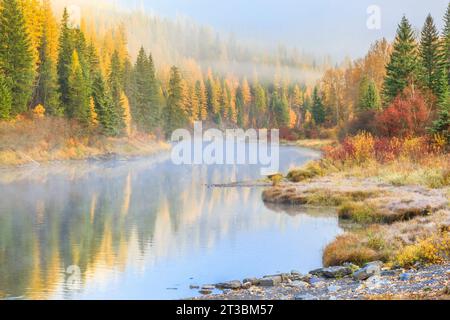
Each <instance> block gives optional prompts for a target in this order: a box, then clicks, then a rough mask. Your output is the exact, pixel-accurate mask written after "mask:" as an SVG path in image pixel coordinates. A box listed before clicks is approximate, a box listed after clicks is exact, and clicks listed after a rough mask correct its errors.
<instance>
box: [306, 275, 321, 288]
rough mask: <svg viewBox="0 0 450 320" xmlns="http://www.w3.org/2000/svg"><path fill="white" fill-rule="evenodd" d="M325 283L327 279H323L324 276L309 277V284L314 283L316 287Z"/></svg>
mask: <svg viewBox="0 0 450 320" xmlns="http://www.w3.org/2000/svg"><path fill="white" fill-rule="evenodd" d="M323 283H325V280H324V279H322V278H318V277H311V278H310V279H309V284H310V285H312V286H314V287H317V286H320V285H321V284H323Z"/></svg>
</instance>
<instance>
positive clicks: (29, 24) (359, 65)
mask: <svg viewBox="0 0 450 320" xmlns="http://www.w3.org/2000/svg"><path fill="white" fill-rule="evenodd" d="M0 10H1V11H0V119H3V120H9V119H14V118H17V116H20V115H22V114H27V113H30V112H39V113H44V114H45V115H47V116H55V117H65V118H67V119H70V120H75V121H78V122H80V123H81V124H83V125H84V126H85V127H86V129H89V130H96V131H99V132H101V133H102V134H104V135H107V136H125V135H130V134H131V133H132V132H145V133H152V134H158V135H165V136H166V137H168V136H170V134H171V132H172V131H173V130H174V129H176V128H180V127H189V126H190V125H192V123H193V122H194V121H196V120H201V121H207V122H209V123H211V125H216V126H222V127H230V126H239V127H243V128H248V127H254V128H263V127H264V128H274V127H276V128H287V129H289V130H290V131H293V132H296V133H297V134H298V136H306V137H316V136H320V135H321V133H323V132H326V131H327V129H330V128H340V129H342V130H341V131H343V132H344V133H345V134H348V133H351V131H352V130H360V129H364V130H367V131H371V130H372V128H371V126H372V119H374V118H376V117H375V116H376V115H379V114H381V113H383V112H385V113H387V111H386V110H389V112H390V114H397V115H398V114H405V113H401V112H400V111H399V110H394V109H395V108H394V109H393V108H390V107H391V106H392V105H393V104H394V102H398V101H396V99H399V98H400V99H403V100H405V99H406V98H405V97H404V96H402V95H403V94H404V92H405V90H406V89H408V90H409V92H410V93H411V92H412V94H414V98H417V95H418V94H419V93H420V95H421V96H420V97H421V98H423V100H424V101H425V105H426V106H427V107H429V110H428V111H429V112H428V113H427V112H418V113H417V114H426V116H424V117H426V118H427V120H429V119H431V120H432V121H434V123H432V124H429V127H430V131H432V132H435V133H443V134H447V135H448V121H449V120H448V113H449V111H448V109H449V100H448V99H449V98H448V96H449V94H448V88H449V81H450V76H449V70H450V63H449V61H450V58H449V56H450V45H449V43H450V40H449V38H450V5H449V8H448V9H447V13H446V15H445V17H444V19H445V27H444V30H443V32H442V33H441V34H440V33H439V32H438V31H437V29H436V27H435V25H434V22H433V19H432V17H431V16H429V17H428V18H427V20H426V22H425V25H424V27H423V31H422V33H421V37H420V39H416V38H415V36H414V32H413V30H412V27H411V25H410V23H409V22H408V20H407V19H406V17H404V18H403V19H402V21H401V23H400V25H399V29H398V32H397V36H396V39H395V41H394V43H393V44H390V43H389V42H388V41H386V40H385V39H382V40H380V41H377V42H376V43H375V44H374V45H373V46H372V47H371V48H370V50H369V52H368V54H367V55H366V56H365V57H364V58H363V59H360V60H357V61H345V62H344V63H343V64H342V65H341V66H339V67H335V68H331V69H329V70H326V71H325V73H324V75H323V77H322V79H321V80H320V82H319V83H318V84H317V85H316V86H307V85H305V84H304V83H299V82H296V81H289V80H288V79H287V78H286V77H284V76H283V75H282V72H280V73H278V72H276V73H275V75H274V79H273V80H272V81H267V80H266V79H262V80H260V79H259V77H258V74H257V73H256V72H255V73H254V75H253V77H252V79H250V80H248V79H247V78H246V77H239V76H236V75H233V74H226V75H224V74H222V73H218V72H214V71H213V70H211V68H209V69H208V70H207V72H203V70H202V69H201V67H199V66H198V64H197V63H196V61H195V60H192V61H188V62H187V63H185V64H184V65H183V68H179V67H176V66H173V67H171V68H170V70H164V69H163V70H157V67H156V66H155V65H156V63H155V61H154V59H153V56H152V54H150V53H149V52H146V50H144V48H143V47H141V49H140V50H139V52H138V55H137V58H136V59H135V61H134V62H132V61H131V59H130V55H129V53H128V50H127V39H126V35H125V33H126V32H125V30H124V29H123V28H122V26H118V27H117V28H115V29H112V30H111V35H110V36H109V37H107V38H103V39H99V37H98V35H97V34H96V33H95V32H94V31H93V30H95V26H94V27H91V28H90V29H89V28H87V27H86V26H85V23H83V21H82V23H81V24H80V25H79V26H78V25H76V24H75V25H74V23H72V22H71V17H70V16H69V14H68V12H67V10H64V13H63V17H62V19H61V21H60V22H59V23H58V22H57V21H56V18H55V17H54V15H53V12H52V8H51V3H50V1H49V0H44V1H43V2H40V1H38V0H0ZM112 39H113V40H112ZM410 100H411V99H410ZM411 101H412V100H411ZM396 105H397V109H398V105H401V104H399V103H397V104H396ZM421 105H422V104H421ZM394 107H395V105H394ZM408 110H409V111H414V110H413V108H411V107H409V109H408V108H406V111H408ZM394 111H395V112H394ZM403 111H405V110H403ZM403 111H402V112H403ZM419 111H421V110H419ZM422 111H423V110H422ZM383 116H384V118H383V117H381V115H380V117H379V118H380V119H385V120H386V119H388V120H389V117H388V116H389V114H384V115H383ZM406 116H408V115H407V114H405V117H406ZM401 118H402V117H400V120H401ZM380 121H381V120H380ZM401 125H404V124H401Z"/></svg>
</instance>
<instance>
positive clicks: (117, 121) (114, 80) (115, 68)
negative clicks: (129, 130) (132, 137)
mask: <svg viewBox="0 0 450 320" xmlns="http://www.w3.org/2000/svg"><path fill="white" fill-rule="evenodd" d="M121 76H122V66H121V63H120V58H119V53H118V52H117V51H114V53H113V55H112V57H111V63H110V70H109V75H108V85H109V92H110V94H111V98H112V103H113V110H112V115H113V126H114V129H115V132H116V133H117V134H118V135H119V134H121V133H122V132H123V130H124V129H125V127H126V124H125V120H124V117H125V114H124V107H123V106H122V101H123V100H122V98H123V97H122V92H123V89H122V78H121Z"/></svg>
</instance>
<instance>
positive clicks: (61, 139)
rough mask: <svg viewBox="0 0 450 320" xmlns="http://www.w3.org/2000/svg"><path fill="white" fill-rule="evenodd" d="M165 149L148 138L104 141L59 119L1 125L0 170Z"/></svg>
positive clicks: (141, 135)
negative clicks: (6, 167)
mask: <svg viewBox="0 0 450 320" xmlns="http://www.w3.org/2000/svg"><path fill="white" fill-rule="evenodd" d="M168 148H169V146H168V145H167V144H166V143H165V142H161V141H157V140H156V139H155V138H154V137H153V136H150V135H143V134H135V135H132V136H131V137H123V138H111V137H105V136H104V135H101V134H99V133H97V132H95V130H90V131H89V130H86V129H85V128H83V127H81V126H80V125H78V124H77V123H75V122H70V121H68V120H66V119H62V118H37V119H22V120H20V121H10V122H0V166H21V165H26V164H29V163H36V162H37V163H42V162H48V161H55V160H82V159H86V158H91V157H101V156H104V155H110V154H115V155H119V156H125V157H134V156H143V155H151V154H154V153H156V152H159V151H161V150H166V149H168Z"/></svg>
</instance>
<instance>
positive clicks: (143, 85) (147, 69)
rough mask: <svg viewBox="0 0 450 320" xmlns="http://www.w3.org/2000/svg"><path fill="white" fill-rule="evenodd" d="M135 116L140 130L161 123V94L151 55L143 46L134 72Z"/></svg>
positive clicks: (153, 127) (133, 97) (151, 129)
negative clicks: (147, 53)
mask: <svg viewBox="0 0 450 320" xmlns="http://www.w3.org/2000/svg"><path fill="white" fill-rule="evenodd" d="M131 91H132V94H131V96H132V99H131V100H132V106H133V111H132V114H133V118H134V120H135V122H136V123H137V125H138V128H139V129H140V130H144V131H146V132H151V131H153V130H154V129H155V128H156V127H157V126H158V124H159V118H160V112H161V100H162V99H161V96H160V91H159V85H158V80H157V78H156V70H155V66H154V63H153V58H152V56H151V55H149V57H147V55H146V53H145V50H144V48H143V47H141V49H140V51H139V54H138V57H137V60H136V64H135V66H134V72H133V88H132V90H131Z"/></svg>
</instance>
